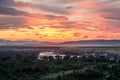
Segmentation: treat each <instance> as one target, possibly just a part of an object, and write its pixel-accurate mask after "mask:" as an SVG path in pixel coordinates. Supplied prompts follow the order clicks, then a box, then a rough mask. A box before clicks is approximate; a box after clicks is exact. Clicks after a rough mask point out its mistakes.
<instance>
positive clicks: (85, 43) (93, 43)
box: [62, 40, 120, 46]
mask: <svg viewBox="0 0 120 80" xmlns="http://www.w3.org/2000/svg"><path fill="white" fill-rule="evenodd" d="M62 44H64V45H80V46H120V40H82V41H69V42H63V43H62Z"/></svg>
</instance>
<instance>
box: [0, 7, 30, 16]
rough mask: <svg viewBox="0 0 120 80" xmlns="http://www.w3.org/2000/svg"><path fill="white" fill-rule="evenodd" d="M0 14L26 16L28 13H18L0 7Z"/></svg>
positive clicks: (11, 9) (12, 9)
mask: <svg viewBox="0 0 120 80" xmlns="http://www.w3.org/2000/svg"><path fill="white" fill-rule="evenodd" d="M0 14H3V15H27V14H28V13H26V12H23V11H18V10H16V9H14V8H10V7H6V6H1V5H0Z"/></svg>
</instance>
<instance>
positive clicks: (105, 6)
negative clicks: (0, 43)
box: [0, 0, 120, 42]
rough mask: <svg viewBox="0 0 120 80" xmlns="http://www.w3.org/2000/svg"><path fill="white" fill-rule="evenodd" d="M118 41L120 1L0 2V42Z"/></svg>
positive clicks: (34, 0)
mask: <svg viewBox="0 0 120 80" xmlns="http://www.w3.org/2000/svg"><path fill="white" fill-rule="evenodd" d="M96 39H104V40H111V39H116V40H120V0H0V40H12V41H18V40H22V41H24V40H25V41H26V40H29V41H49V42H63V41H78V40H96Z"/></svg>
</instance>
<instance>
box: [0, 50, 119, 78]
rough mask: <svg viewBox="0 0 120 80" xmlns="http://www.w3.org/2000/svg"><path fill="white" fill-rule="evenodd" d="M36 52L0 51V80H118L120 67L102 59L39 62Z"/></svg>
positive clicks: (66, 59) (51, 59) (50, 58)
mask: <svg viewBox="0 0 120 80" xmlns="http://www.w3.org/2000/svg"><path fill="white" fill-rule="evenodd" d="M33 53H34V54H33ZM37 53H38V52H24V51H23V52H18V51H12V52H10V51H9V52H0V80H120V76H119V75H120V64H119V63H117V62H114V61H108V59H107V58H104V57H96V58H93V57H92V56H91V57H87V58H86V57H83V58H79V59H78V58H75V57H73V58H71V59H70V58H69V57H68V56H66V57H65V58H64V59H60V58H59V57H58V58H57V59H56V60H54V59H53V58H52V57H49V61H48V60H47V59H46V60H43V61H40V60H37V55H38V54H37Z"/></svg>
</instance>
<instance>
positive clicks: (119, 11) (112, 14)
mask: <svg viewBox="0 0 120 80" xmlns="http://www.w3.org/2000/svg"><path fill="white" fill-rule="evenodd" d="M100 11H101V12H103V15H101V17H103V18H106V19H113V20H120V8H111V9H103V10H100Z"/></svg>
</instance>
